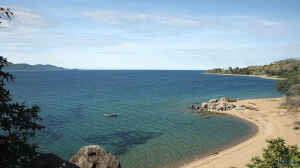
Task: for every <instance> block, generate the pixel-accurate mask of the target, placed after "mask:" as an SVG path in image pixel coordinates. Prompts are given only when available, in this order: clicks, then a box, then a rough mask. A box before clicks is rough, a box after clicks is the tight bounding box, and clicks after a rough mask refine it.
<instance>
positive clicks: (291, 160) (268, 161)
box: [247, 138, 300, 168]
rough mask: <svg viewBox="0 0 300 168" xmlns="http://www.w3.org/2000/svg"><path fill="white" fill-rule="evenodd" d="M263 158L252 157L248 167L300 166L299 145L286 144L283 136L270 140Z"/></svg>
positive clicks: (296, 167)
mask: <svg viewBox="0 0 300 168" xmlns="http://www.w3.org/2000/svg"><path fill="white" fill-rule="evenodd" d="M267 142H268V147H267V148H266V149H264V153H263V159H260V158H259V157H254V158H252V163H250V164H248V165H247V166H248V168H299V167H300V153H299V151H298V148H297V146H286V144H285V141H284V140H283V139H281V138H277V139H272V140H268V141H267Z"/></svg>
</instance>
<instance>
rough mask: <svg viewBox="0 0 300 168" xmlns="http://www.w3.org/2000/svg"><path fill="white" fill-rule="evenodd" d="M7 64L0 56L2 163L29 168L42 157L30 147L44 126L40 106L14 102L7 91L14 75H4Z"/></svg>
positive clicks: (2, 164) (9, 167) (35, 147)
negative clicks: (35, 160)
mask: <svg viewBox="0 0 300 168" xmlns="http://www.w3.org/2000/svg"><path fill="white" fill-rule="evenodd" d="M7 63H8V62H7V60H6V59H5V58H3V57H1V56H0V127H1V131H0V149H1V155H0V163H1V167H2V166H3V167H5V168H13V167H22V168H26V167H29V166H28V165H29V164H30V162H31V160H33V159H34V158H35V157H37V156H38V153H37V152H36V149H37V145H35V144H31V143H29V138H30V137H32V136H34V135H35V133H36V131H37V130H40V129H42V128H44V126H43V125H41V124H40V120H41V118H40V116H39V112H40V108H39V107H38V106H37V105H33V106H31V107H26V106H25V104H24V103H17V102H13V100H12V98H11V94H10V92H9V90H7V89H6V88H5V85H6V84H7V83H8V82H12V81H13V80H14V77H13V75H12V74H10V73H8V72H5V71H3V67H4V66H6V65H7Z"/></svg>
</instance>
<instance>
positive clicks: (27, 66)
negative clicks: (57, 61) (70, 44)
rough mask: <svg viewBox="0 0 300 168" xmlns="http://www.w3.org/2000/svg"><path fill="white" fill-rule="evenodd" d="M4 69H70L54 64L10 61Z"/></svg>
mask: <svg viewBox="0 0 300 168" xmlns="http://www.w3.org/2000/svg"><path fill="white" fill-rule="evenodd" d="M3 70H4V71H63V70H69V69H66V68H62V67H57V66H54V65H48V64H47V65H42V64H36V65H30V64H25V63H22V64H14V63H8V64H7V65H6V66H5V67H4V68H3Z"/></svg>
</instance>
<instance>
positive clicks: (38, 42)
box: [0, 0, 300, 69]
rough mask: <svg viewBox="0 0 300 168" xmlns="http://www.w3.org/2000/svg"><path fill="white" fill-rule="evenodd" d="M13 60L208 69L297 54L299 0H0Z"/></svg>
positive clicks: (1, 45)
mask: <svg viewBox="0 0 300 168" xmlns="http://www.w3.org/2000/svg"><path fill="white" fill-rule="evenodd" d="M0 6H6V7H11V8H13V10H14V11H15V13H16V17H15V18H14V19H13V20H12V21H9V22H6V23H5V24H2V25H1V26H0V37H1V38H0V55H2V56H4V57H7V58H8V59H9V60H10V61H12V62H14V63H24V62H25V63H30V64H53V65H57V66H63V67H67V68H83V69H207V68H214V67H228V66H247V65H253V64H267V63H270V62H273V61H276V60H280V59H284V58H300V54H299V53H300V33H299V30H300V1H299V0H222V1H221V0H208V1H202V0H111V1H107V0H105V1H104V0H89V1H87V0H48V1H46V0H43V1H42V0H0Z"/></svg>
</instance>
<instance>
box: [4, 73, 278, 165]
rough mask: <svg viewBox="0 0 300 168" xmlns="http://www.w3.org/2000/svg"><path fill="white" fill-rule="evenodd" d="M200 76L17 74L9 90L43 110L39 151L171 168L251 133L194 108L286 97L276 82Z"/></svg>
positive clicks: (242, 125) (242, 124)
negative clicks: (228, 100) (86, 149)
mask: <svg viewBox="0 0 300 168" xmlns="http://www.w3.org/2000/svg"><path fill="white" fill-rule="evenodd" d="M202 72H203V71H142V70H140V71H135V70H131V71H124V70H122V71H121V70H120V71H119V70H113V71H110V70H107V71H105V70H102V71H53V72H50V71H49V72H21V71H20V72H13V74H14V75H15V77H16V80H15V83H10V84H9V89H10V90H11V93H12V94H13V97H14V99H15V100H17V101H21V102H23V101H25V102H26V104H27V105H30V104H38V105H39V106H40V107H41V110H42V111H41V116H42V118H43V119H44V120H43V123H44V125H45V126H46V129H45V130H43V131H42V132H40V133H39V135H38V136H37V137H36V138H35V139H34V141H35V142H37V143H38V144H39V145H40V149H39V150H40V151H42V152H52V153H55V154H57V155H59V156H61V157H62V158H64V159H66V160H69V159H70V158H71V156H72V155H74V154H75V153H76V152H77V151H78V150H79V149H80V147H81V146H84V145H91V144H97V145H101V146H102V147H103V148H105V149H106V150H109V151H110V152H112V153H113V154H115V155H117V157H118V159H119V160H120V161H121V164H122V167H124V168H141V167H143V168H159V167H167V168H171V167H175V166H176V165H178V164H182V163H183V162H186V161H190V160H193V159H196V158H198V157H200V156H203V155H205V154H208V153H211V152H214V151H217V150H218V149H220V148H223V147H225V146H228V145H231V144H232V143H234V142H236V141H237V140H240V139H242V138H245V137H246V136H249V134H251V132H252V131H253V127H252V126H251V125H249V124H248V123H245V122H243V121H240V120H237V119H235V118H232V117H230V116H221V115H218V116H210V117H202V116H200V115H198V114H195V113H192V112H191V110H190V109H189V107H190V106H191V105H192V104H195V103H200V102H203V101H207V100H208V99H210V98H220V97H223V96H228V97H232V98H240V99H248V98H267V97H280V96H281V95H280V94H279V93H278V92H276V90H275V88H274V86H275V84H276V81H275V80H267V79H260V78H253V77H238V76H219V75H205V74H202ZM105 113H116V114H118V115H119V116H118V117H117V118H105V117H104V116H103V114H105Z"/></svg>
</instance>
